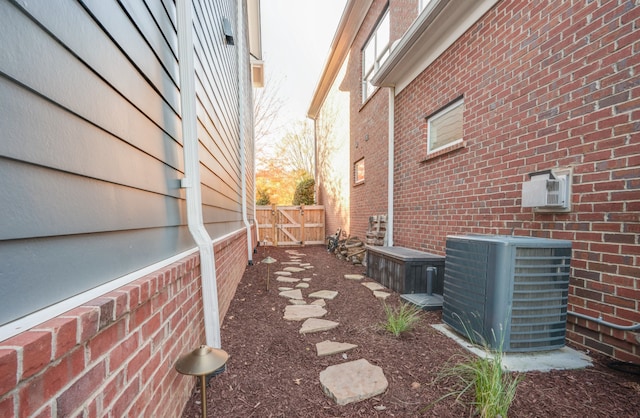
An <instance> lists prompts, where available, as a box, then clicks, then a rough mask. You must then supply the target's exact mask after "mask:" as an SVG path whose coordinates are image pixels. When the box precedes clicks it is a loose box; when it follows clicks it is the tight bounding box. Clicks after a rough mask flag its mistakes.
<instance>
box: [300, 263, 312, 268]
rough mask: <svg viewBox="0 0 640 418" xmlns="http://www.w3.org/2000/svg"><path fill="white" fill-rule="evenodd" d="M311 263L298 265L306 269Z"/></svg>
mask: <svg viewBox="0 0 640 418" xmlns="http://www.w3.org/2000/svg"><path fill="white" fill-rule="evenodd" d="M310 265H311V263H300V267H307V266H310Z"/></svg>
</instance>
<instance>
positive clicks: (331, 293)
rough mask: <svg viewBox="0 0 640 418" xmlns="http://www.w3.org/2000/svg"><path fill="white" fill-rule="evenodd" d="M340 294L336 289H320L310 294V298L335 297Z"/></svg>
mask: <svg viewBox="0 0 640 418" xmlns="http://www.w3.org/2000/svg"><path fill="white" fill-rule="evenodd" d="M336 296H338V292H336V291H335V290H318V291H317V292H313V293H312V294H310V295H309V297H310V298H322V299H331V300H332V299H334V298H335V297H336Z"/></svg>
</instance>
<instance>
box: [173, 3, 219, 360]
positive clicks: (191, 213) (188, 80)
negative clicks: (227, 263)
mask: <svg viewBox="0 0 640 418" xmlns="http://www.w3.org/2000/svg"><path fill="white" fill-rule="evenodd" d="M192 8H193V5H192V3H191V0H178V1H177V11H176V14H177V18H178V59H179V64H180V65H179V69H180V108H181V110H182V112H181V116H182V140H183V143H184V151H183V152H184V174H185V177H184V178H183V179H182V187H184V188H185V189H186V197H187V223H188V225H189V232H190V233H191V236H192V237H193V240H194V241H195V242H196V245H197V246H198V250H199V251H200V276H201V280H202V303H203V311H204V330H205V336H206V344H207V345H208V346H211V347H214V348H220V313H219V311H218V288H217V283H216V269H215V258H214V254H213V242H212V240H211V237H210V236H209V233H208V232H207V230H206V229H205V227H204V223H203V217H202V195H201V189H200V158H199V157H198V132H197V125H196V118H197V115H196V88H195V66H194V61H193V59H194V56H193V32H192V30H193V22H192V15H193V9H192Z"/></svg>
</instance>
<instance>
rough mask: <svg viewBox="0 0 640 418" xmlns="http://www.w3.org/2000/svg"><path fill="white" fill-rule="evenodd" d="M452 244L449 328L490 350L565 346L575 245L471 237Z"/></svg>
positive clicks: (446, 307) (447, 278) (445, 313)
mask: <svg viewBox="0 0 640 418" xmlns="http://www.w3.org/2000/svg"><path fill="white" fill-rule="evenodd" d="M446 242H447V244H446V261H445V273H444V295H443V307H442V319H443V321H444V322H445V324H447V325H449V326H450V327H452V328H453V329H454V330H456V331H457V332H459V333H460V334H462V335H463V336H465V337H467V338H469V339H471V340H472V342H474V343H476V344H482V345H484V346H486V347H487V348H488V349H490V350H501V351H504V352H525V351H545V350H552V349H556V348H560V347H563V346H564V344H565V334H566V320H567V298H568V293H569V270H570V263H571V241H565V240H552V239H545V238H533V237H518V236H505V235H466V236H449V237H447V241H446Z"/></svg>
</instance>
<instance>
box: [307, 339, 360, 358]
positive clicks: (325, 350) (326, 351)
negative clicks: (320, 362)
mask: <svg viewBox="0 0 640 418" xmlns="http://www.w3.org/2000/svg"><path fill="white" fill-rule="evenodd" d="M356 347H357V345H355V344H349V343H339V342H337V341H329V340H327V341H323V342H321V343H317V344H316V351H317V352H318V357H322V356H329V355H331V354H339V353H344V352H345V351H349V350H353V349H354V348H356Z"/></svg>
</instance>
